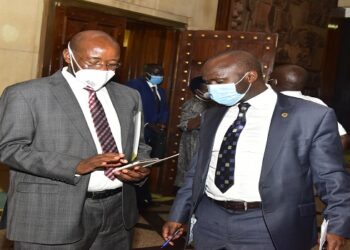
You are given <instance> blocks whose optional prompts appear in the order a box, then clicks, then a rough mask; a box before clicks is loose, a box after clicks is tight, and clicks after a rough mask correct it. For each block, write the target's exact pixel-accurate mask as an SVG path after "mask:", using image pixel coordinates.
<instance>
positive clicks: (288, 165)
mask: <svg viewBox="0 0 350 250" xmlns="http://www.w3.org/2000/svg"><path fill="white" fill-rule="evenodd" d="M202 76H203V78H204V79H205V80H206V82H207V84H208V93H209V96H210V98H211V99H213V100H214V101H215V102H217V103H219V104H222V105H221V106H217V107H213V108H211V109H209V110H208V111H207V112H206V113H205V114H204V115H203V119H202V123H201V130H200V136H199V137H200V142H199V148H198V151H197V153H196V154H195V156H194V158H193V160H192V162H191V166H190V170H189V171H188V172H187V174H186V177H185V184H184V185H183V187H182V188H181V189H180V190H179V191H178V193H177V196H176V199H175V201H174V204H173V206H172V209H171V212H170V215H169V221H168V222H167V223H166V224H165V225H164V226H163V237H164V238H165V239H169V238H171V237H172V235H173V234H174V232H175V231H176V230H177V229H179V232H178V233H177V234H175V237H173V239H176V238H178V237H179V236H180V235H181V234H182V233H183V231H184V229H183V225H184V224H186V223H188V222H189V220H190V218H191V217H192V215H193V217H192V221H196V223H195V224H194V225H193V230H192V232H193V239H194V244H195V247H196V249H201V250H206V249H208V250H209V249H210V250H218V249H226V250H231V249H234V250H237V249H238V250H243V249H247V250H248V249H249V250H263V249H266V250H270V249H279V250H296V249H297V250H309V249H311V248H312V247H313V246H314V245H315V244H316V243H317V226H316V208H315V201H314V191H313V187H314V185H315V186H316V189H317V192H318V194H319V196H320V198H321V199H322V201H323V202H324V203H325V204H326V208H325V210H324V216H325V218H326V220H327V221H328V229H327V234H326V239H327V244H328V245H327V249H328V250H333V249H340V248H341V247H342V246H343V245H344V243H345V238H349V237H350V178H349V174H348V173H347V172H346V171H345V169H344V167H343V156H342V152H343V151H342V145H341V142H340V137H339V134H338V130H337V121H336V117H335V114H334V112H333V110H331V109H330V108H328V107H325V106H321V105H318V104H315V103H312V102H308V101H305V100H302V99H298V98H294V97H289V96H285V95H282V94H278V93H276V92H274V91H273V90H272V89H271V88H270V87H267V86H266V85H265V84H264V80H263V76H262V71H261V64H260V63H259V61H258V60H257V59H256V58H255V57H254V56H252V55H251V54H250V53H248V52H244V51H228V52H225V53H223V54H220V55H217V56H215V57H213V58H211V59H209V60H208V61H207V62H206V63H205V65H204V66H203V69H202Z"/></svg>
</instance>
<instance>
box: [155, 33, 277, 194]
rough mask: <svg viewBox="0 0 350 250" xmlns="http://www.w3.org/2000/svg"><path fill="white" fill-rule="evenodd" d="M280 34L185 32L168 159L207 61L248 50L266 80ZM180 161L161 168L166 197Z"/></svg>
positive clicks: (173, 94)
mask: <svg viewBox="0 0 350 250" xmlns="http://www.w3.org/2000/svg"><path fill="white" fill-rule="evenodd" d="M276 45H277V34H266V33H259V32H232V31H185V32H183V33H182V34H181V36H180V41H179V50H178V57H177V64H176V66H177V68H176V76H175V81H174V83H173V85H172V90H171V97H170V98H169V99H170V107H171V111H170V120H169V126H168V144H167V150H168V155H171V154H175V153H177V152H178V148H179V141H180V137H181V132H180V130H179V129H178V128H177V125H178V124H179V121H180V114H181V106H182V104H183V103H184V102H185V101H186V100H187V99H189V98H190V96H191V93H190V91H189V90H188V84H189V80H190V79H191V78H193V77H195V76H198V75H200V69H201V67H202V65H203V63H204V62H205V61H206V59H207V58H209V57H211V56H213V55H215V54H218V53H220V52H223V51H226V50H232V49H239V50H246V51H249V52H251V53H252V54H254V55H255V56H256V57H258V58H259V59H260V60H261V62H262V66H263V73H264V76H266V75H268V74H269V73H270V72H271V70H272V68H273V64H274V58H275V54H276ZM176 166H177V160H176V159H173V160H170V161H168V162H167V163H166V166H165V167H163V168H161V171H162V172H161V174H160V175H159V176H160V178H161V180H160V182H159V183H160V184H159V186H160V187H161V188H159V192H160V193H162V194H165V195H168V194H172V193H173V191H174V186H173V184H174V180H175V176H176Z"/></svg>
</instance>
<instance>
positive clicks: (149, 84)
mask: <svg viewBox="0 0 350 250" xmlns="http://www.w3.org/2000/svg"><path fill="white" fill-rule="evenodd" d="M146 82H147V84H148V86H149V87H150V88H156V89H158V88H157V85H154V84H152V83H150V82H149V81H147V80H146Z"/></svg>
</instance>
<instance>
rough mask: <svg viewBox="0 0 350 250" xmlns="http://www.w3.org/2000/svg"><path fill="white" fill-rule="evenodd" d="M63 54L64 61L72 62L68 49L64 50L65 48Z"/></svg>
mask: <svg viewBox="0 0 350 250" xmlns="http://www.w3.org/2000/svg"><path fill="white" fill-rule="evenodd" d="M62 56H63V59H64V61H65V62H66V63H67V64H70V62H71V61H70V55H69V52H68V49H64V50H63V52H62Z"/></svg>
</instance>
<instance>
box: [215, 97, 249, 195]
mask: <svg viewBox="0 0 350 250" xmlns="http://www.w3.org/2000/svg"><path fill="white" fill-rule="evenodd" d="M238 107H239V113H238V116H237V118H236V120H235V121H234V122H233V124H232V125H231V126H230V127H229V128H228V129H227V131H226V133H225V136H224V138H223V140H222V143H221V147H220V151H219V155H218V162H217V165H216V171H215V185H216V186H217V187H218V189H220V191H221V192H222V193H225V192H226V191H227V190H228V189H229V188H230V187H231V186H232V185H233V183H234V171H235V155H236V147H237V142H238V138H239V136H240V134H241V132H242V130H243V128H244V126H245V123H246V118H245V115H246V112H247V110H248V108H249V107H250V105H249V103H240V104H239V105H238Z"/></svg>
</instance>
